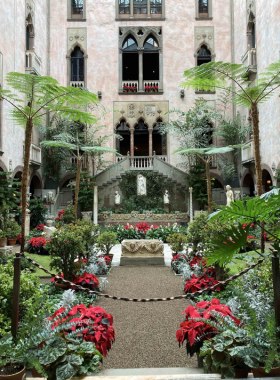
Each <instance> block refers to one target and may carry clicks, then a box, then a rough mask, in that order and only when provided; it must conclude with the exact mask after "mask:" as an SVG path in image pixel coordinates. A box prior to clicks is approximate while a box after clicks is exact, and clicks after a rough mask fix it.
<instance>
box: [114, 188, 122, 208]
mask: <svg viewBox="0 0 280 380" xmlns="http://www.w3.org/2000/svg"><path fill="white" fill-rule="evenodd" d="M120 204H121V196H120V194H119V192H118V191H116V192H115V205H116V206H119V205H120Z"/></svg>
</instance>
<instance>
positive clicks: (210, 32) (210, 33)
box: [194, 26, 215, 54]
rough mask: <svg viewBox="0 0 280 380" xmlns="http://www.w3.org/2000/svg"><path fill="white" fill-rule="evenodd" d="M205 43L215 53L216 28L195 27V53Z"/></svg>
mask: <svg viewBox="0 0 280 380" xmlns="http://www.w3.org/2000/svg"><path fill="white" fill-rule="evenodd" d="M203 43H205V44H206V45H207V46H208V47H209V48H210V50H211V52H212V54H213V53H214V51H215V39H214V26H195V27H194V44H195V46H194V49H195V53H197V50H198V49H199V47H200V46H201V45H203Z"/></svg>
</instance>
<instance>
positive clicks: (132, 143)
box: [129, 128, 134, 157]
mask: <svg viewBox="0 0 280 380" xmlns="http://www.w3.org/2000/svg"><path fill="white" fill-rule="evenodd" d="M129 130H130V155H131V156H132V157H133V156H134V128H130V129H129Z"/></svg>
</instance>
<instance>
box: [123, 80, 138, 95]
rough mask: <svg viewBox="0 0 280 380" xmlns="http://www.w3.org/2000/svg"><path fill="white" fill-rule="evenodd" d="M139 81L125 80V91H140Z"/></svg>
mask: <svg viewBox="0 0 280 380" xmlns="http://www.w3.org/2000/svg"><path fill="white" fill-rule="evenodd" d="M138 88H139V87H138V81H123V82H122V89H123V92H138Z"/></svg>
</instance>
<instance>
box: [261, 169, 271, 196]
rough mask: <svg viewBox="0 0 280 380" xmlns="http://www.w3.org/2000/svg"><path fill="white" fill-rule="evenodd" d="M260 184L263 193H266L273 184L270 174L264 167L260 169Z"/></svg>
mask: <svg viewBox="0 0 280 380" xmlns="http://www.w3.org/2000/svg"><path fill="white" fill-rule="evenodd" d="M262 185H263V192H264V193H267V192H268V191H270V190H271V187H272V185H273V182H272V178H271V175H270V173H269V172H268V171H267V170H266V169H263V171H262Z"/></svg>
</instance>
